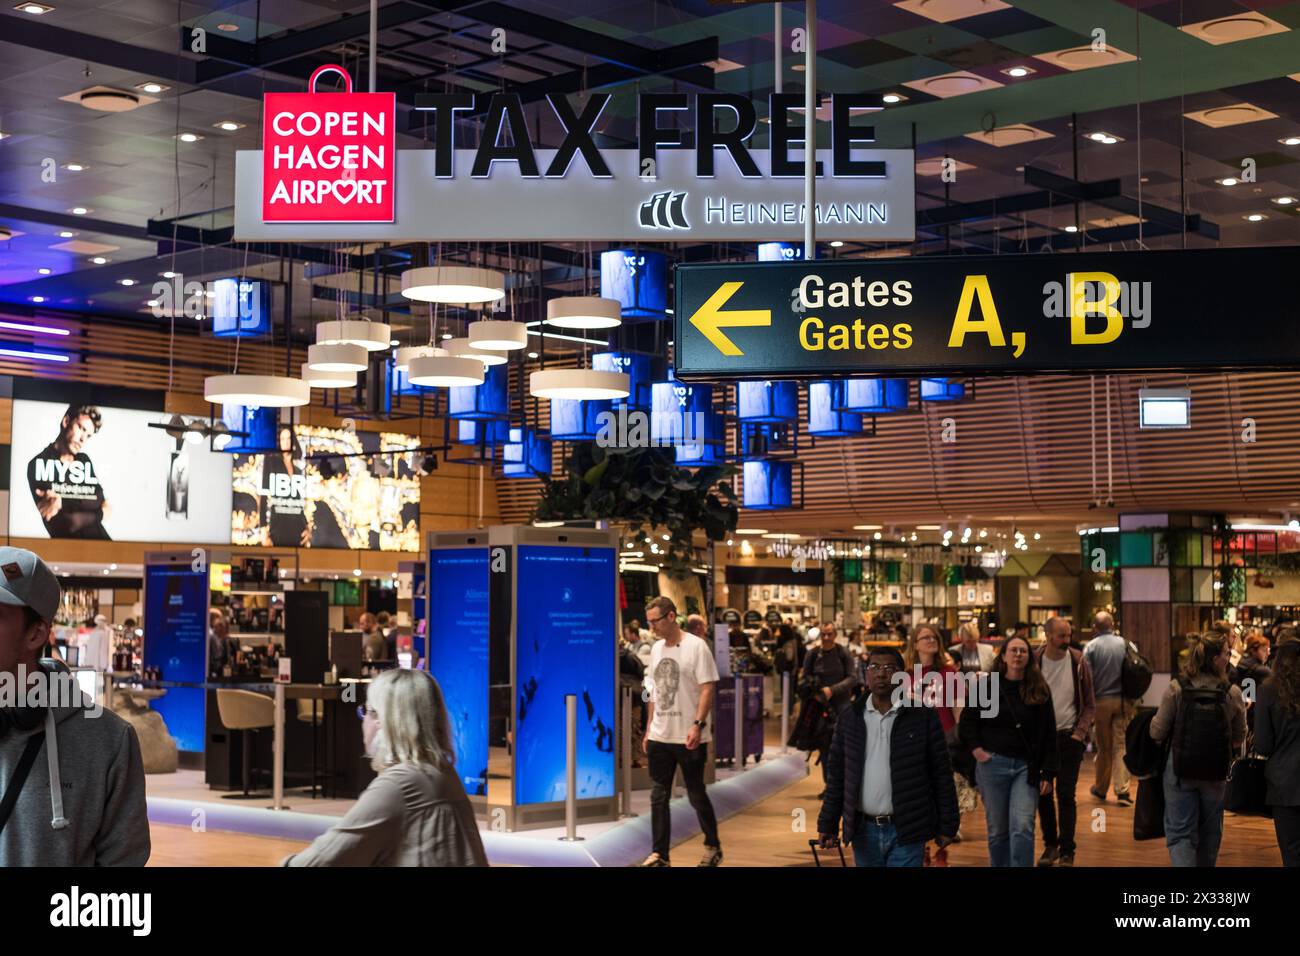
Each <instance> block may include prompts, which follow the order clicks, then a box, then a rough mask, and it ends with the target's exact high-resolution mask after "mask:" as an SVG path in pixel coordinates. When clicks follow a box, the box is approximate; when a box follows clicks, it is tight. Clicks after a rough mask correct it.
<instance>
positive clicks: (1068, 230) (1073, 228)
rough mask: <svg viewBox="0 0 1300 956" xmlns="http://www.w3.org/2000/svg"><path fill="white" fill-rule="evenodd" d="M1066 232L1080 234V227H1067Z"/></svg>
mask: <svg viewBox="0 0 1300 956" xmlns="http://www.w3.org/2000/svg"><path fill="white" fill-rule="evenodd" d="M1065 231H1066V232H1078V231H1079V227H1078V226H1066V227H1065Z"/></svg>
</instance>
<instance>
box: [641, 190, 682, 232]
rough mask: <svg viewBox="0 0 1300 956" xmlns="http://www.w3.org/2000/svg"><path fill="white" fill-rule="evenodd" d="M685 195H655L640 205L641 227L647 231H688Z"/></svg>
mask: <svg viewBox="0 0 1300 956" xmlns="http://www.w3.org/2000/svg"><path fill="white" fill-rule="evenodd" d="M685 205H686V193H674V192H662V193H655V194H654V195H653V196H651V197H650V198H649V199H648V200H646V201H645V202H643V203H642V204H641V225H643V226H645V227H646V228H647V229H689V228H691V224H690V223H689V222H687V221H686V210H685V208H684V207H685Z"/></svg>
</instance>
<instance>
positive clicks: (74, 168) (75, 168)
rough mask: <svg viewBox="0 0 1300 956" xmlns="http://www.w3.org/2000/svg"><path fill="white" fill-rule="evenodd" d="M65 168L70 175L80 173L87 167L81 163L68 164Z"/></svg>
mask: <svg viewBox="0 0 1300 956" xmlns="http://www.w3.org/2000/svg"><path fill="white" fill-rule="evenodd" d="M63 168H64V169H66V170H67V171H68V172H70V173H79V172H81V171H82V170H84V169H85V168H86V167H85V166H83V165H81V163H67V164H66V165H65V166H64V167H63Z"/></svg>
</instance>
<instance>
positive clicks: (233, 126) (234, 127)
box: [212, 120, 244, 133]
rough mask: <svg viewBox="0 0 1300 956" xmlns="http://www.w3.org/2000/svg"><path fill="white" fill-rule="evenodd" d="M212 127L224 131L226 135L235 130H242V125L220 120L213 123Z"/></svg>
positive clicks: (232, 121)
mask: <svg viewBox="0 0 1300 956" xmlns="http://www.w3.org/2000/svg"><path fill="white" fill-rule="evenodd" d="M212 125H213V126H215V127H216V128H217V129H223V130H225V131H226V132H227V133H233V132H234V131H235V130H237V129H243V128H244V124H243V123H236V122H235V121H234V120H222V121H221V122H219V123H213V124H212Z"/></svg>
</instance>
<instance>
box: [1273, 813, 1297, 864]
mask: <svg viewBox="0 0 1300 956" xmlns="http://www.w3.org/2000/svg"><path fill="white" fill-rule="evenodd" d="M1273 829H1274V830H1275V831H1277V845H1278V848H1279V849H1280V850H1281V851H1282V865H1283V866H1300V807H1274V808H1273Z"/></svg>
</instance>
